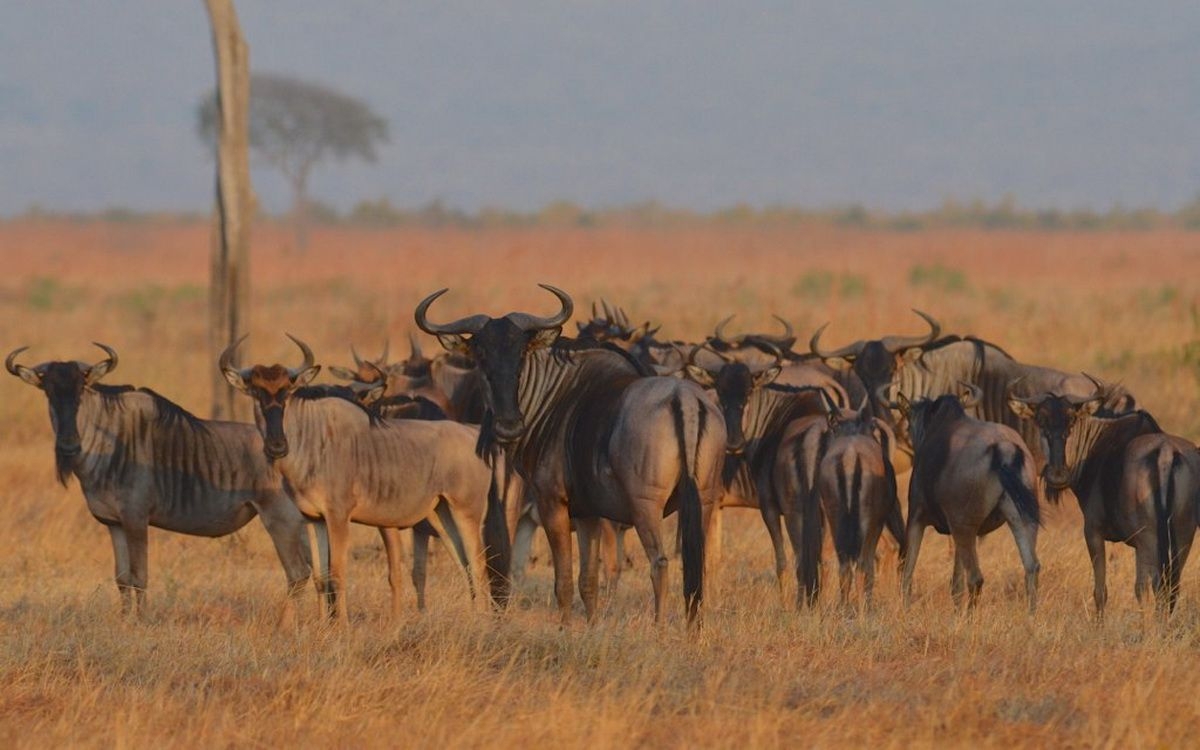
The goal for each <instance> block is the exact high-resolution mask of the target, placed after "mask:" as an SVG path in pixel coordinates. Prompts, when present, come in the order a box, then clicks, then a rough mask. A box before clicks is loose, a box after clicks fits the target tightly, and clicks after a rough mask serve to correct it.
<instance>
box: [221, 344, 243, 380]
mask: <svg viewBox="0 0 1200 750" xmlns="http://www.w3.org/2000/svg"><path fill="white" fill-rule="evenodd" d="M249 335H250V334H248V333H247V334H243V335H242V337H241V338H239V339H238V340H237V341H235V342H233V343H232V344H230V345H229V346H227V347H225V351H223V352H221V358H220V359H218V360H217V366H218V367H219V368H220V369H221V372H224V373H232V374H234V375H237V376H238V377H239V378H242V379H243V380H245V378H246V376H247V375H249V374H250V368H245V369H242V370H239V369H237V368H235V367H234V366H233V353H234V352H235V351H236V350H237V348H238V347H239V346H241V344H242V342H243V341H245V340H246V337H247V336H249Z"/></svg>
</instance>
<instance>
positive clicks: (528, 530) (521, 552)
mask: <svg viewBox="0 0 1200 750" xmlns="http://www.w3.org/2000/svg"><path fill="white" fill-rule="evenodd" d="M537 527H538V524H537V521H536V520H535V519H534V518H533V516H532V515H531V514H529V513H523V514H521V518H520V520H518V521H517V533H516V534H515V535H514V536H513V546H512V578H513V582H515V583H520V582H521V581H524V580H525V569H526V568H527V567H528V566H529V550H530V547H531V546H532V545H533V535H534V532H536V531H537Z"/></svg>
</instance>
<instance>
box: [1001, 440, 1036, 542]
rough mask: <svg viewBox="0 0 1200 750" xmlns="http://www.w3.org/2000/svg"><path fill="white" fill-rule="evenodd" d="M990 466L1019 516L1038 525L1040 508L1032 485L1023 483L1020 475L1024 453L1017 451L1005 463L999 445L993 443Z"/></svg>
mask: <svg viewBox="0 0 1200 750" xmlns="http://www.w3.org/2000/svg"><path fill="white" fill-rule="evenodd" d="M991 468H992V473H994V474H995V475H996V477H997V478H998V479H999V480H1000V486H1001V487H1003V488H1004V494H1006V495H1008V496H1009V497H1010V498H1011V499H1012V501H1013V504H1014V505H1016V506H1017V512H1018V513H1020V514H1021V517H1022V518H1024V519H1025V520H1026V521H1029V522H1031V523H1035V524H1037V525H1039V526H1040V525H1041V523H1042V515H1041V509H1040V508H1039V507H1038V501H1037V495H1036V494H1034V491H1033V488H1032V487H1029V486H1027V485H1026V484H1025V480H1024V478H1023V476H1022V475H1023V474H1024V473H1025V453H1024V452H1023V451H1017V452H1016V453H1015V454H1014V455H1013V458H1012V461H1011V462H1009V463H1005V462H1004V457H1003V456H1002V455H1001V453H1000V446H999V445H993V446H992V467H991Z"/></svg>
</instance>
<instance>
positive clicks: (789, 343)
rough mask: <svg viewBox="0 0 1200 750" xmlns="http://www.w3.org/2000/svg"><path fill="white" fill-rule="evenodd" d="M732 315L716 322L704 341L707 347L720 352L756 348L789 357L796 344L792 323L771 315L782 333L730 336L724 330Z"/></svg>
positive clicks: (765, 352) (770, 354) (769, 353)
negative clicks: (780, 326)
mask: <svg viewBox="0 0 1200 750" xmlns="http://www.w3.org/2000/svg"><path fill="white" fill-rule="evenodd" d="M733 317H734V316H732V315H730V316H729V317H727V318H725V319H724V320H722V321H721V322H720V323H717V325H716V328H714V329H713V335H712V336H709V337H708V339H707V341H706V342H705V343H706V344H707V345H708V347H709V348H710V349H711V350H713V351H715V352H721V353H730V352H742V351H749V352H753V351H754V350H758V351H759V352H762V353H764V354H767V355H768V356H775V355H776V354H777V353H779V354H782V355H783V356H784V357H785V358H789V359H790V358H791V357H792V354H791V351H792V347H793V346H794V345H795V344H796V333H795V331H794V330H792V324H791V323H789V322H787V321H786V320H784V319H783V318H781V317H779V316H778V315H772V316H771V317H773V318H775V320H778V321H779V323H780V324H781V325H782V326H783V334H782V335H780V336H776V335H774V334H768V333H743V334H740V335H737V336H732V335H730V334H728V333H726V332H725V329H726V328H727V327H728V326H729V322H730V321H731V320H733Z"/></svg>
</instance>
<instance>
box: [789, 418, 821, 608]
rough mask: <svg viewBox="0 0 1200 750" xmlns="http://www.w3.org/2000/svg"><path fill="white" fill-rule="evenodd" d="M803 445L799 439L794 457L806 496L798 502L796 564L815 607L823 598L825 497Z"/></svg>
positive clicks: (807, 600)
mask: <svg viewBox="0 0 1200 750" xmlns="http://www.w3.org/2000/svg"><path fill="white" fill-rule="evenodd" d="M801 442H802V441H800V440H797V441H795V442H794V443H793V444H792V456H791V461H792V467H793V470H794V471H795V472H796V475H797V477H798V478H799V480H800V482H799V484H800V487H801V494H802V497H799V498H796V500H795V503H796V505H799V507H800V555H799V558H800V559H799V560H797V561H796V572H797V577H798V579H799V582H798V585H799V586H800V587H801V589H802V591H803V594H804V603H805V604H806V605H807V606H810V607H812V606H815V605H816V603H817V598H818V597H819V596H820V595H821V548H822V547H823V546H824V545H825V529H824V518H823V517H822V514H821V495H820V493H819V492H818V491H817V483H816V477H814V476H809V474H808V467H807V466H805V464H804V450H803V446H802V445H801ZM806 490H807V491H806Z"/></svg>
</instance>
